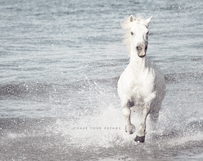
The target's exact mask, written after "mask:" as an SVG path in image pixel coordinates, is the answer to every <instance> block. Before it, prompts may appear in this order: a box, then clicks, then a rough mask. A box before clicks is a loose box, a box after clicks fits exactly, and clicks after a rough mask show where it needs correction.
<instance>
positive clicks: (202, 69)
mask: <svg viewBox="0 0 203 161" xmlns="http://www.w3.org/2000/svg"><path fill="white" fill-rule="evenodd" d="M131 14H132V15H134V16H136V15H137V14H141V15H142V16H144V17H146V18H148V17H150V16H153V18H152V20H151V23H150V26H149V31H150V34H149V45H148V51H147V55H148V57H149V58H150V59H151V60H152V61H153V62H155V63H156V64H157V66H158V67H159V68H160V69H161V70H162V72H163V73H164V75H165V79H166V85H167V92H166V97H165V99H164V101H163V106H162V109H161V111H160V118H159V122H158V123H157V125H156V129H155V128H152V127H151V126H150V120H147V135H146V142H145V143H144V144H139V143H136V142H134V141H133V139H134V137H135V134H133V135H128V134H126V133H125V130H124V126H125V119H124V117H123V115H122V113H121V107H120V100H119V98H118V95H117V81H118V78H119V76H120V74H121V73H122V71H123V70H124V69H125V67H126V66H127V64H128V63H129V58H128V53H127V49H126V46H125V45H124V43H123V38H124V36H123V35H124V31H123V30H122V28H121V23H122V22H123V20H124V19H125V18H126V17H128V16H130V15H131ZM133 115H135V116H137V120H138V121H136V119H135V118H136V117H133V122H134V124H135V125H137V124H138V122H139V120H140V118H139V115H137V114H133ZM0 160H1V161H61V160H64V161H97V160H98V161H117V160H120V161H172V160H175V161H177V160H181V161H182V160H184V161H191V160H195V161H196V160H198V161H202V160H203V1H202V0H193V1H190V0H156V1H155V0H136V1H131V0H127V1H118V0H112V1H109V0H100V1H99V0H95V1H92V0H1V1H0Z"/></svg>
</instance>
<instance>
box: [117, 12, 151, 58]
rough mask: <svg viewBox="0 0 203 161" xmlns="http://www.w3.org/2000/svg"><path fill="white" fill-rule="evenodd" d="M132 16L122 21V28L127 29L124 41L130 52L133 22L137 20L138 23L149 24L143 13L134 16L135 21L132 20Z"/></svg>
mask: <svg viewBox="0 0 203 161" xmlns="http://www.w3.org/2000/svg"><path fill="white" fill-rule="evenodd" d="M131 17H132V16H130V17H128V18H126V19H125V20H124V21H123V22H122V23H121V26H122V28H123V29H124V30H125V34H124V43H125V45H126V46H127V49H128V53H129V54H130V29H131V28H132V26H133V24H134V23H135V22H136V23H138V24H143V25H145V26H147V24H146V21H145V19H144V18H143V17H142V16H141V15H138V16H137V17H136V18H134V21H133V22H131V21H130V18H131Z"/></svg>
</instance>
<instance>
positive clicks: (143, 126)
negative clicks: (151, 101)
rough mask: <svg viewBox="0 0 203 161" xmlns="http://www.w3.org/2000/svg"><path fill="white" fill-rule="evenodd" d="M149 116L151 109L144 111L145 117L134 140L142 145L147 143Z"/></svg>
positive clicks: (147, 108) (146, 108)
mask: <svg viewBox="0 0 203 161" xmlns="http://www.w3.org/2000/svg"><path fill="white" fill-rule="evenodd" d="M148 114H149V107H145V108H144V110H143V117H142V122H141V124H140V127H139V131H138V133H137V135H136V137H135V139H134V140H135V141H137V142H141V143H143V142H145V132H146V120H147V116H148Z"/></svg>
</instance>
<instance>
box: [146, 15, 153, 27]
mask: <svg viewBox="0 0 203 161" xmlns="http://www.w3.org/2000/svg"><path fill="white" fill-rule="evenodd" d="M151 19H152V16H151V17H150V18H148V19H146V20H145V22H146V26H147V27H148V26H149V22H150V20H151Z"/></svg>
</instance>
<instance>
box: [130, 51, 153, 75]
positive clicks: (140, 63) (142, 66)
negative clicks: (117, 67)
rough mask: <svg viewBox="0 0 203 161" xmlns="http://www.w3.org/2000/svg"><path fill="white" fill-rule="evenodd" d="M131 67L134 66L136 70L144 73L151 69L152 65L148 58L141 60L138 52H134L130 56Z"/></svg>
mask: <svg viewBox="0 0 203 161" xmlns="http://www.w3.org/2000/svg"><path fill="white" fill-rule="evenodd" d="M130 65H131V66H133V68H134V69H138V70H139V71H143V70H146V69H148V68H149V66H150V64H149V61H148V58H147V56H145V57H144V58H140V57H139V56H138V55H137V53H136V52H132V51H131V54H130Z"/></svg>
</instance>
